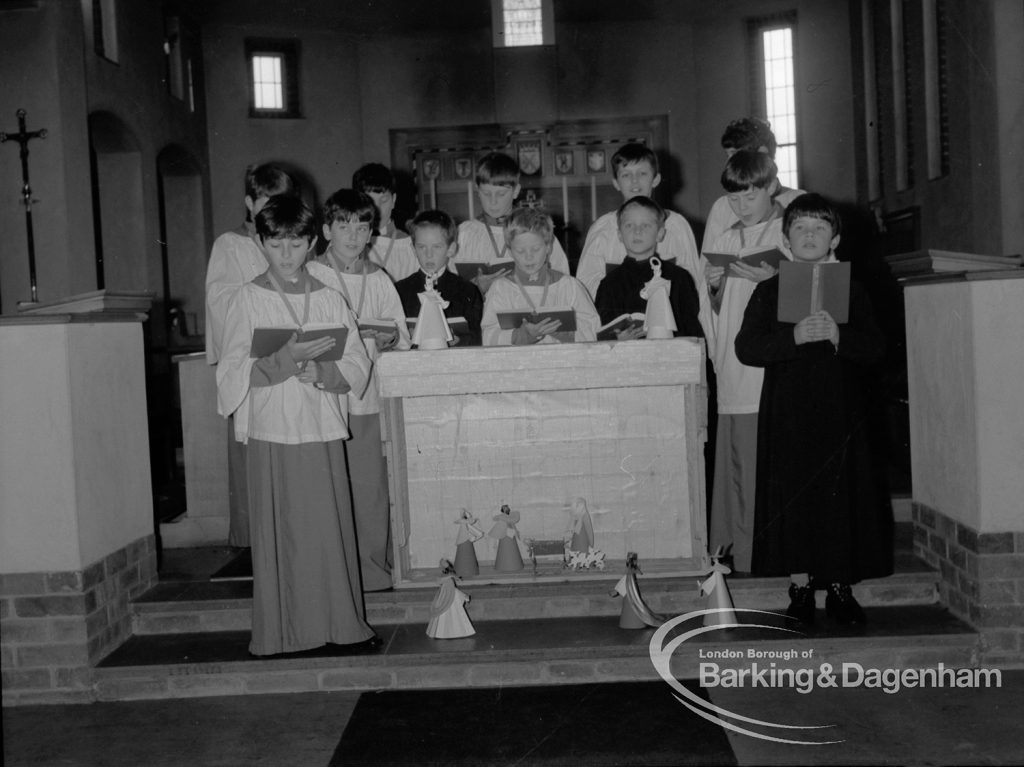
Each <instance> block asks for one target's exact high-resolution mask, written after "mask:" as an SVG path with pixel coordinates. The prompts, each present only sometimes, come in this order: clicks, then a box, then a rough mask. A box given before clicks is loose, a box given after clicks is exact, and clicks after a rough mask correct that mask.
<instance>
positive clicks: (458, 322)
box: [405, 317, 469, 335]
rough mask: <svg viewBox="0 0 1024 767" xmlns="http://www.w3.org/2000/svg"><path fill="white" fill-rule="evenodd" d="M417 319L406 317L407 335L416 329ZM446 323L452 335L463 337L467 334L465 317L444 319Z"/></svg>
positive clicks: (467, 328)
mask: <svg viewBox="0 0 1024 767" xmlns="http://www.w3.org/2000/svg"><path fill="white" fill-rule="evenodd" d="M417 319H418V318H417V317H408V318H406V320H405V324H406V327H408V328H409V333H412V332H413V331H414V330H415V329H416V320H417ZM445 319H446V320H447V321H448V327H450V328H451V329H452V333H454V334H455V335H465V334H466V333H468V332H469V322H467V321H466V318H465V317H445Z"/></svg>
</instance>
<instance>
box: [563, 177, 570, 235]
mask: <svg viewBox="0 0 1024 767" xmlns="http://www.w3.org/2000/svg"><path fill="white" fill-rule="evenodd" d="M562 224H563V225H564V226H565V227H566V228H568V227H569V178H568V176H562Z"/></svg>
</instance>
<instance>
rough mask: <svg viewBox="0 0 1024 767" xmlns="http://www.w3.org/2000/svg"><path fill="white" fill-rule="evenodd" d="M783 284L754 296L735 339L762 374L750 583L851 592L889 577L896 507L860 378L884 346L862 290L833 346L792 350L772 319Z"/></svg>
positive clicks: (783, 327) (854, 294) (785, 331)
mask: <svg viewBox="0 0 1024 767" xmlns="http://www.w3.org/2000/svg"><path fill="white" fill-rule="evenodd" d="M778 297H779V278H778V277H773V278H772V279H770V280H766V281H764V282H762V283H761V284H760V285H758V286H757V288H756V289H755V290H754V294H753V295H752V296H751V298H750V302H749V303H748V304H747V309H746V312H745V313H744V316H743V326H742V328H741V329H740V332H739V334H738V335H737V336H736V355H737V357H739V360H740V362H742V363H743V364H744V365H751V366H755V367H763V368H764V369H765V371H764V385H763V386H762V388H761V405H760V411H759V414H758V422H757V429H758V433H757V442H758V444H757V496H756V498H757V500H756V506H755V512H754V551H753V562H752V565H751V572H752V573H753V574H755V575H762V576H767V575H789V574H791V573H810V574H811V575H812V576H813V577H814V578H815V580H817V581H819V582H824V583H833V582H838V583H855V582H857V581H859V580H861V579H864V578H877V577H881V576H885V575H889V574H890V573H891V572H892V559H893V520H892V506H891V503H890V501H889V498H888V497H887V493H886V491H885V483H884V482H883V481H882V478H880V477H878V476H877V475H876V470H875V467H874V466H873V465H872V460H871V454H870V452H869V451H870V450H871V446H870V445H869V441H868V435H869V426H868V414H867V412H866V402H867V389H866V377H867V376H869V375H872V374H873V373H874V372H875V371H874V370H873V366H874V365H875V364H876V363H877V362H879V361H880V360H881V359H882V354H883V352H884V349H885V340H884V338H883V336H882V333H881V331H880V330H879V329H878V327H877V325H875V321H874V318H873V316H872V311H871V303H870V301H869V300H868V297H867V295H866V294H865V293H864V291H863V289H862V288H861V287H860V285H859V284H857V283H853V284H852V285H851V289H850V313H849V321H848V322H847V323H845V324H842V325H840V326H839V347H838V349H836V348H835V347H833V345H832V343H831V342H830V341H817V342H814V343H807V344H801V345H799V346H798V345H797V344H796V342H795V340H794V338H793V328H794V325H793V323H789V322H779V321H778V320H777V319H776V315H777V306H778Z"/></svg>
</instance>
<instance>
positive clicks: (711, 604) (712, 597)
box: [700, 546, 736, 626]
mask: <svg viewBox="0 0 1024 767" xmlns="http://www.w3.org/2000/svg"><path fill="white" fill-rule="evenodd" d="M723 554H724V551H723V548H722V547H721V546H719V547H718V550H717V551H716V552H715V553H714V554H712V555H711V575H710V576H708V577H707V578H706V579H705V580H704V581H703V582H701V583H700V593H701V596H705V597H707V598H708V603H707V605H706V608H707V609H709V610H710V609H713V608H717V609H719V610H720V611H721V612H717V613H708V614H707V615H705V616H704V625H705V626H721V625H724V624H727V623H736V613H735V611H734V609H733V603H732V594H730V593H729V586H728V584H726V582H725V576H726V575H728V574H729V573H731V572H732V570H730V569H729V566H728V565H726V564H723V563H722V556H723Z"/></svg>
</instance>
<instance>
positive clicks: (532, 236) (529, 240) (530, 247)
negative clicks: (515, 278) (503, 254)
mask: <svg viewBox="0 0 1024 767" xmlns="http://www.w3.org/2000/svg"><path fill="white" fill-rule="evenodd" d="M551 247H552V243H550V242H544V238H543V237H541V236H540V235H539V234H537V233H536V232H520V233H519V234H517V235H516V236H515V237H513V238H512V242H510V243H509V250H510V251H511V252H512V260H513V261H515V262H516V267H517V268H518V269H519V271H521V272H522V273H523V274H524V275H526V276H527V277H528V278H531V279H532V278H535V277H536V276H537V273H538V272H540V270H541V269H543V268H544V264H546V263H547V260H548V256H549V255H551Z"/></svg>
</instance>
